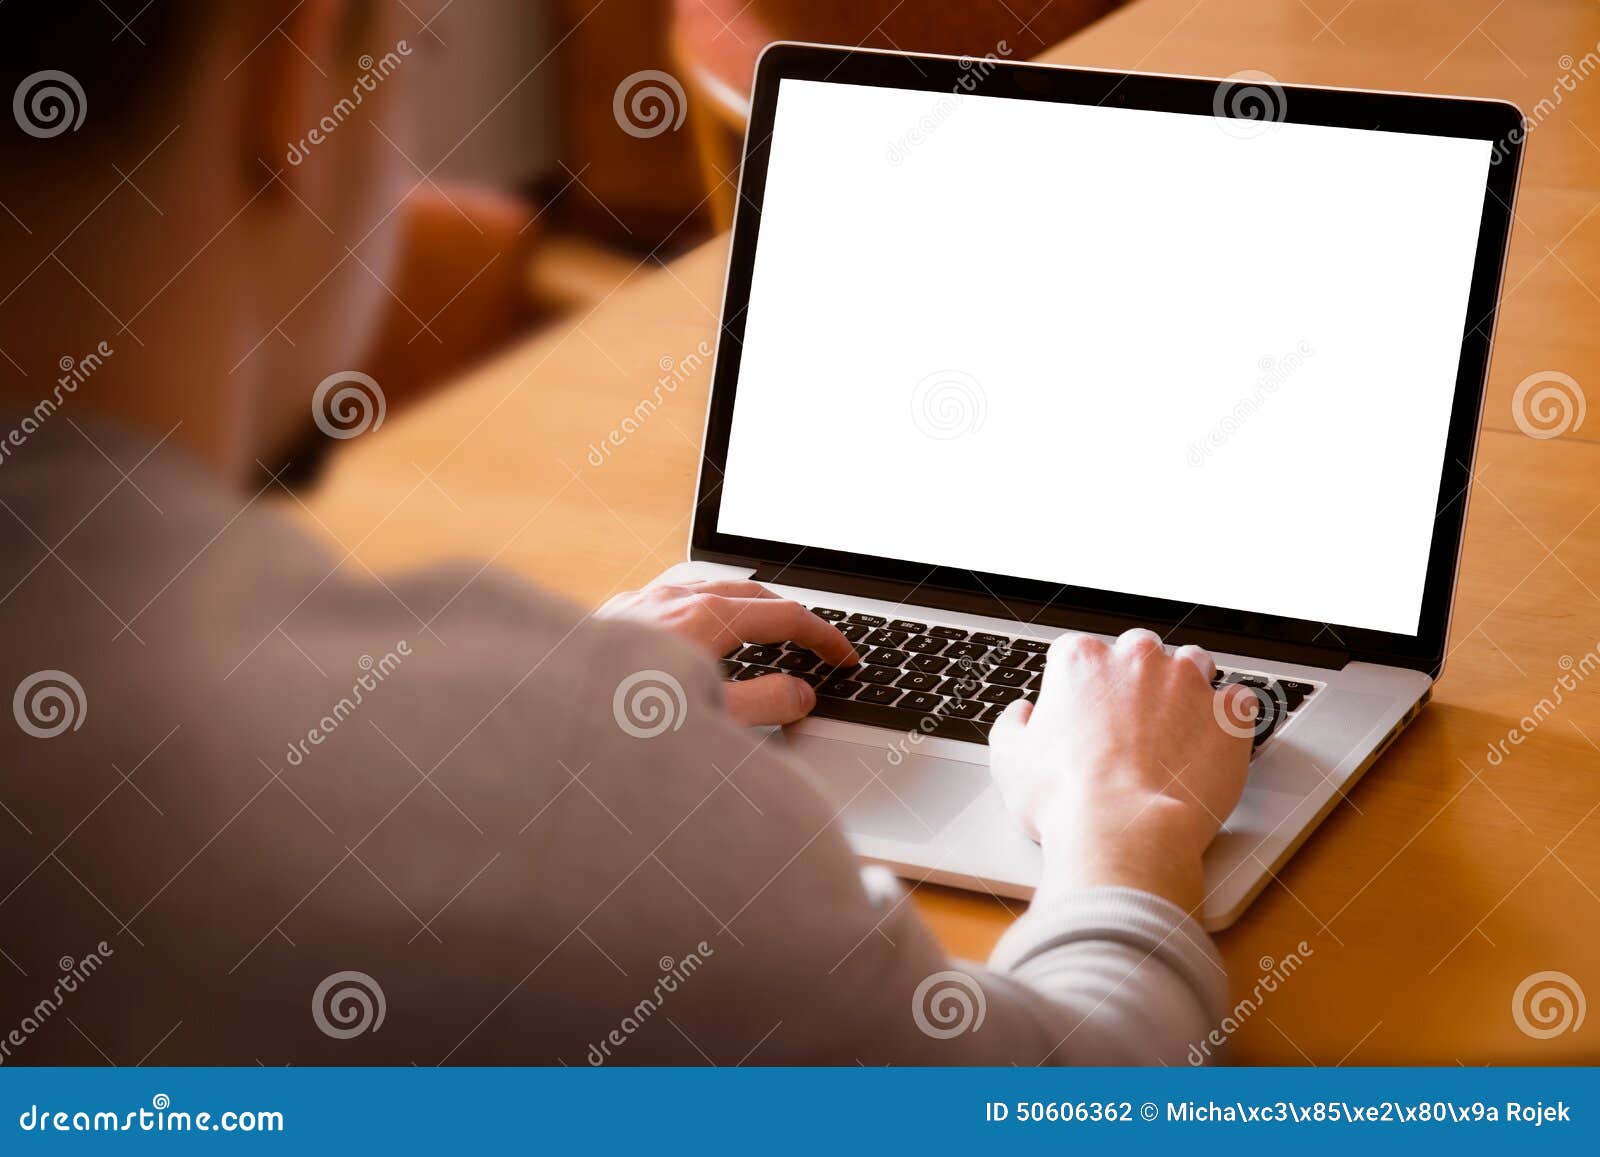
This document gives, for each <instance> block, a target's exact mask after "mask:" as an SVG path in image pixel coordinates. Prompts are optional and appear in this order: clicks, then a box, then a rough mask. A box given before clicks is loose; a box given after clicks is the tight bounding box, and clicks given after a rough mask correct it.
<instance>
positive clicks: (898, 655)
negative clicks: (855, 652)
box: [861, 647, 911, 667]
mask: <svg viewBox="0 0 1600 1157" xmlns="http://www.w3.org/2000/svg"><path fill="white" fill-rule="evenodd" d="M909 658H911V656H910V655H908V654H906V652H904V651H896V650H895V649H894V648H893V647H879V648H878V649H877V650H874V651H868V652H867V653H866V654H865V655H863V656H861V661H862V662H863V663H870V664H873V665H875V666H879V667H904V666H905V665H906V660H907V659H909Z"/></svg>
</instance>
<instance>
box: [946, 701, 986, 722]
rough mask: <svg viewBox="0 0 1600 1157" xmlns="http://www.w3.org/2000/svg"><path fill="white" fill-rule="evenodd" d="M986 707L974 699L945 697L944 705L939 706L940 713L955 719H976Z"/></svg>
mask: <svg viewBox="0 0 1600 1157" xmlns="http://www.w3.org/2000/svg"><path fill="white" fill-rule="evenodd" d="M986 710H988V708H986V707H985V706H984V705H983V704H982V703H979V702H978V701H977V700H976V699H946V700H945V701H944V706H942V707H940V708H939V712H940V714H943V715H949V716H951V717H952V718H955V719H976V718H977V717H978V716H980V715H982V714H983V713H984V712H985V711H986Z"/></svg>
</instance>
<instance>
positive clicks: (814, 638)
mask: <svg viewBox="0 0 1600 1157" xmlns="http://www.w3.org/2000/svg"><path fill="white" fill-rule="evenodd" d="M712 598H714V599H715V600H716V605H715V606H714V607H713V610H714V611H715V613H716V614H717V615H718V616H719V617H720V618H721V620H722V625H723V631H724V632H725V633H726V636H727V637H726V638H725V639H723V638H719V640H718V643H719V645H721V647H722V650H724V651H725V650H727V649H728V648H729V647H732V646H733V645H734V644H735V643H799V644H800V645H801V646H802V647H805V648H806V649H807V650H811V651H815V652H816V653H817V654H818V655H821V656H822V658H823V659H824V660H826V661H827V662H829V663H832V664H834V665H835V666H839V665H843V664H848V663H855V662H858V659H857V657H856V649H855V647H853V646H852V645H851V644H850V640H849V639H847V638H845V637H844V636H843V635H841V634H840V633H839V628H837V627H835V626H834V625H833V624H832V623H830V622H828V621H827V620H825V619H819V618H817V616H816V615H813V614H812V613H811V612H810V611H808V610H806V609H805V607H803V606H801V605H800V604H799V603H797V602H793V601H791V600H789V599H729V598H725V597H723V596H720V595H713V596H712ZM719 653H720V652H719ZM752 682H754V680H752Z"/></svg>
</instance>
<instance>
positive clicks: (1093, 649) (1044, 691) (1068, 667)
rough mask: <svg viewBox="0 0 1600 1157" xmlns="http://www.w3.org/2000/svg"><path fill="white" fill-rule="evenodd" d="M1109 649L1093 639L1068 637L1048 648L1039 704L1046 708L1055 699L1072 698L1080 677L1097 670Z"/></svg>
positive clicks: (1075, 636)
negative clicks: (1086, 672)
mask: <svg viewBox="0 0 1600 1157" xmlns="http://www.w3.org/2000/svg"><path fill="white" fill-rule="evenodd" d="M1110 653H1111V648H1110V647H1108V646H1106V645H1105V643H1103V642H1101V641H1100V640H1099V639H1097V638H1095V637H1094V636H1093V635H1074V634H1067V635H1061V636H1059V637H1057V639H1056V640H1055V642H1053V643H1051V644H1050V650H1049V653H1048V654H1047V655H1046V656H1045V667H1044V682H1043V684H1042V686H1041V687H1040V689H1039V702H1040V703H1041V704H1046V705H1048V704H1049V703H1051V702H1052V701H1053V700H1054V699H1055V698H1056V696H1058V695H1064V694H1071V693H1072V690H1073V688H1074V687H1075V686H1076V685H1077V683H1078V680H1079V679H1081V678H1082V677H1083V673H1084V672H1085V671H1086V670H1088V669H1092V668H1095V667H1098V666H1099V665H1100V664H1101V662H1102V661H1104V659H1105V657H1106V656H1107V655H1109V654H1110Z"/></svg>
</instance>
